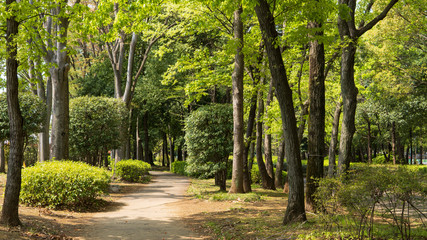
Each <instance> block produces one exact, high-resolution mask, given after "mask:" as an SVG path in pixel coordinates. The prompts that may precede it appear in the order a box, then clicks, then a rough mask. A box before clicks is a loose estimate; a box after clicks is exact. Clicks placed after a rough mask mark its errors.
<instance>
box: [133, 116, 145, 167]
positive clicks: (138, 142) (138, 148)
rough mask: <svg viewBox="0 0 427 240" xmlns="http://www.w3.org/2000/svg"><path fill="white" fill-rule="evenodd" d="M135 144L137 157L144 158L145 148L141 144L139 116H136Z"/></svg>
mask: <svg viewBox="0 0 427 240" xmlns="http://www.w3.org/2000/svg"><path fill="white" fill-rule="evenodd" d="M135 145H136V159H138V160H142V159H143V155H144V154H143V149H142V145H141V138H140V137H139V117H136V131H135Z"/></svg>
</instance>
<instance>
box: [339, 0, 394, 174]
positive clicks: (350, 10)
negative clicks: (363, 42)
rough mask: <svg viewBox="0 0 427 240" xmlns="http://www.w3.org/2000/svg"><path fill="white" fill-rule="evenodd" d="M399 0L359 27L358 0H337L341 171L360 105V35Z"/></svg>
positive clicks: (369, 7) (347, 161)
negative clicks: (357, 61) (357, 76)
mask: <svg viewBox="0 0 427 240" xmlns="http://www.w3.org/2000/svg"><path fill="white" fill-rule="evenodd" d="M397 2H398V0H390V2H389V3H388V4H387V6H386V7H385V8H384V9H383V11H382V12H381V13H380V14H378V15H377V16H376V17H375V18H373V19H372V20H371V21H370V22H368V23H367V24H365V20H364V19H363V20H362V21H361V22H360V23H359V26H358V28H357V27H356V18H355V12H356V7H357V3H356V0H338V4H339V5H340V6H339V9H340V11H339V14H338V30H339V34H340V37H341V41H342V42H343V43H342V49H341V50H342V52H341V94H342V98H343V119H342V125H341V136H340V146H339V158H338V172H339V173H342V172H344V171H346V170H347V168H348V167H349V164H350V159H351V145H352V141H353V135H354V132H355V131H356V128H355V115H356V105H357V94H358V89H357V87H356V85H355V82H354V60H355V55H356V50H357V41H358V39H359V38H360V37H361V36H362V35H363V34H364V33H366V32H367V31H369V30H370V29H371V28H373V27H374V26H375V25H376V24H377V23H378V22H379V21H381V20H382V19H384V18H385V17H386V15H387V13H388V12H389V11H390V9H391V8H392V7H393V6H394V5H395V4H396V3H397ZM373 5H374V1H370V2H369V3H368V4H367V6H366V9H365V14H367V13H370V12H371V11H372V6H373Z"/></svg>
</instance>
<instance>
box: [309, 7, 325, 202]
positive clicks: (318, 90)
mask: <svg viewBox="0 0 427 240" xmlns="http://www.w3.org/2000/svg"><path fill="white" fill-rule="evenodd" d="M315 3H317V2H315ZM322 24H323V20H322V19H321V18H317V19H316V18H314V19H312V20H311V21H310V22H309V23H308V28H309V29H310V30H314V34H311V36H310V37H311V38H312V39H311V41H310V43H309V44H310V53H309V63H310V70H309V71H310V72H309V108H310V113H309V118H308V160H307V175H306V179H307V183H306V195H305V199H306V203H307V205H310V206H314V204H315V201H314V196H313V194H314V193H315V192H316V189H317V184H316V179H319V178H322V177H323V156H324V150H323V149H324V148H325V49H324V44H323V42H322V41H321V40H320V39H319V38H321V37H322V36H323V31H322V30H321V28H322Z"/></svg>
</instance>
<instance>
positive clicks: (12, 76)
mask: <svg viewBox="0 0 427 240" xmlns="http://www.w3.org/2000/svg"><path fill="white" fill-rule="evenodd" d="M15 3H16V0H6V11H7V12H9V11H10V13H11V14H10V15H9V16H8V17H7V20H6V21H7V29H6V44H7V46H6V50H7V54H8V57H7V60H6V86H7V104H8V115H9V126H10V153H9V161H8V170H7V182H6V189H5V193H4V201H3V208H2V212H1V219H0V221H1V222H2V223H4V224H6V225H7V226H18V225H20V224H21V221H20V220H19V215H18V208H19V193H20V191H21V167H22V162H23V158H24V151H23V150H24V149H23V148H24V132H23V120H22V115H21V110H20V108H19V101H18V88H19V82H18V60H17V53H18V47H17V42H16V41H15V37H16V36H17V34H18V26H19V23H18V21H17V19H16V17H17V16H16V8H14V7H13V5H14V4H15Z"/></svg>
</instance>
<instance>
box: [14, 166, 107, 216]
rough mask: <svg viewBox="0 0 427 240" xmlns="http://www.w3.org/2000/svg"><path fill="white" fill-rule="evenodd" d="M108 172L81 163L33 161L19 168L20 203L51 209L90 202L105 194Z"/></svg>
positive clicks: (83, 204) (88, 203)
mask: <svg viewBox="0 0 427 240" xmlns="http://www.w3.org/2000/svg"><path fill="white" fill-rule="evenodd" d="M110 179H111V176H110V173H109V172H108V171H106V170H104V169H101V168H98V167H92V166H89V165H88V164H86V163H83V162H72V161H51V162H42V163H37V164H36V165H35V166H32V167H28V168H25V169H24V170H23V171H22V185H21V195H20V199H21V202H23V203H26V204H28V205H32V206H43V207H51V208H59V207H65V208H70V207H78V206H88V205H91V204H92V203H93V202H94V201H95V199H96V197H97V196H99V195H100V194H103V193H107V192H108V189H109V183H110Z"/></svg>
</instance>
